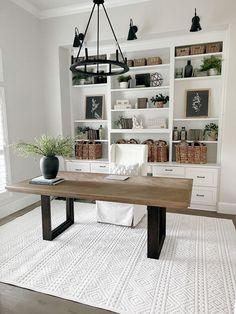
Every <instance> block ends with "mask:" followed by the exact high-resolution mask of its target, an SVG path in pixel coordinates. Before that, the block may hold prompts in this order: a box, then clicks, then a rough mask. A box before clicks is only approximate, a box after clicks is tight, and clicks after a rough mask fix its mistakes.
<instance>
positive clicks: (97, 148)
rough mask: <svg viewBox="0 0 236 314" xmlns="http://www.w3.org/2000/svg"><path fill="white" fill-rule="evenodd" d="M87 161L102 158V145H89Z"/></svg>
mask: <svg viewBox="0 0 236 314" xmlns="http://www.w3.org/2000/svg"><path fill="white" fill-rule="evenodd" d="M88 146H89V149H88V153H89V159H98V158H102V144H101V143H95V142H93V143H89V145H88Z"/></svg>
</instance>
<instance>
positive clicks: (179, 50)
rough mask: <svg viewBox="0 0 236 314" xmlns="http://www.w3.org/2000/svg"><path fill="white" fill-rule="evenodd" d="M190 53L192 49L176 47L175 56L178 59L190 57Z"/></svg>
mask: <svg viewBox="0 0 236 314" xmlns="http://www.w3.org/2000/svg"><path fill="white" fill-rule="evenodd" d="M189 52H190V47H176V48H175V55H176V57H182V56H188V55H189Z"/></svg>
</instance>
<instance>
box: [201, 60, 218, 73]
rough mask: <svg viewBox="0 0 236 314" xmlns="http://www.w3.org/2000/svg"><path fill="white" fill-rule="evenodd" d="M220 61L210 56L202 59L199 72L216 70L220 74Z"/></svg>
mask: <svg viewBox="0 0 236 314" xmlns="http://www.w3.org/2000/svg"><path fill="white" fill-rule="evenodd" d="M221 64H222V59H221V58H219V57H216V56H210V57H209V58H204V59H203V61H202V64H201V67H200V71H208V70H210V69H217V71H218V73H221Z"/></svg>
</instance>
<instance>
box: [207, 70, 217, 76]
mask: <svg viewBox="0 0 236 314" xmlns="http://www.w3.org/2000/svg"><path fill="white" fill-rule="evenodd" d="M218 74H219V73H218V70H217V69H210V70H209V71H208V75H209V76H214V75H218Z"/></svg>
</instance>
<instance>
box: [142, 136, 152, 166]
mask: <svg viewBox="0 0 236 314" xmlns="http://www.w3.org/2000/svg"><path fill="white" fill-rule="evenodd" d="M153 143H154V141H153V140H151V139H148V140H146V141H144V142H142V144H145V145H148V162H152V145H153Z"/></svg>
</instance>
